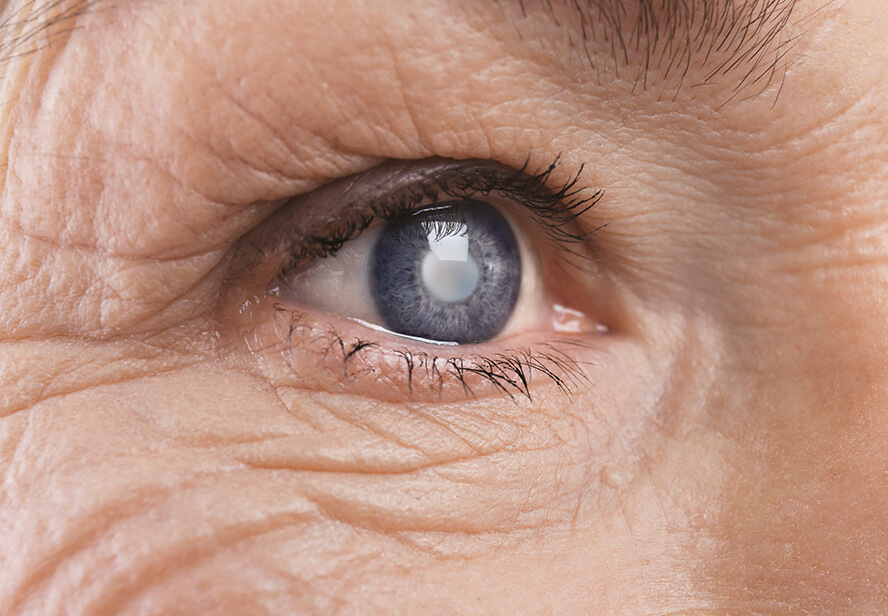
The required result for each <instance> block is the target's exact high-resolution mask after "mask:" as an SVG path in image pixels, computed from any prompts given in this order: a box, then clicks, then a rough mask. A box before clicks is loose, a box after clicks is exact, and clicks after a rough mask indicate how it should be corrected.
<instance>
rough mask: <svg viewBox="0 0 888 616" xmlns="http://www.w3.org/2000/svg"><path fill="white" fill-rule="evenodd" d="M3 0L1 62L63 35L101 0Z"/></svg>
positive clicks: (44, 46)
mask: <svg viewBox="0 0 888 616" xmlns="http://www.w3.org/2000/svg"><path fill="white" fill-rule="evenodd" d="M14 3H15V0H0V11H2V13H3V16H2V18H0V65H2V64H3V63H5V62H8V61H10V60H14V59H16V58H18V57H21V56H24V55H29V54H32V53H35V52H37V51H39V50H41V49H45V48H47V47H49V46H51V45H52V44H53V43H54V42H55V41H57V40H59V39H62V38H64V37H65V36H66V35H67V34H69V33H70V32H71V30H73V29H74V28H75V27H76V26H75V24H76V21H77V18H78V17H79V16H81V15H83V14H84V13H85V12H87V11H88V10H90V9H91V8H92V7H93V5H95V4H97V3H98V0H26V1H25V2H23V3H22V4H20V5H18V6H14Z"/></svg>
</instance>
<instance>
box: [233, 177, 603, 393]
mask: <svg viewBox="0 0 888 616" xmlns="http://www.w3.org/2000/svg"><path fill="white" fill-rule="evenodd" d="M557 165H558V161H555V162H554V163H553V164H551V165H549V166H547V167H545V168H544V169H543V170H542V171H541V172H537V173H531V172H529V171H528V169H527V168H524V169H514V168H511V167H507V166H504V165H501V164H498V163H493V162H491V161H478V160H470V161H453V160H442V159H429V160H424V161H414V162H407V161H389V162H387V163H384V164H382V165H380V166H378V167H376V168H374V169H371V170H370V171H367V172H364V173H360V174H357V175H355V176H351V177H348V178H344V179H341V180H337V181H333V182H331V183H330V184H328V185H326V186H323V187H321V188H319V189H317V190H315V191H313V192H311V193H308V194H306V195H303V196H301V197H297V198H295V199H293V200H291V201H290V202H288V203H286V204H284V205H283V206H282V207H281V208H280V209H279V211H278V212H276V213H275V214H274V215H272V216H271V217H270V218H269V219H268V220H267V221H266V222H265V223H264V224H263V225H261V226H260V227H258V228H257V229H255V230H254V231H253V232H252V233H250V234H249V235H248V236H247V237H245V238H244V242H243V248H242V249H241V250H240V251H239V256H238V257H237V258H236V259H235V263H248V264H249V265H248V266H247V267H246V270H247V272H248V278H249V279H250V280H251V281H252V283H253V284H254V290H253V293H252V295H251V297H252V299H251V301H249V302H246V303H243V304H242V305H241V307H240V310H239V327H238V329H239V331H241V332H244V333H245V334H246V338H247V339H248V341H250V346H251V350H252V351H253V353H252V355H254V356H256V355H264V356H269V355H271V356H273V357H277V358H282V359H283V363H282V364H281V365H279V366H278V368H277V372H278V373H282V372H283V373H287V377H288V378H294V379H300V380H304V381H308V382H311V383H312V384H313V385H319V384H322V385H323V386H325V387H328V388H333V389H335V390H337V391H343V390H349V389H352V390H359V391H360V393H366V392H367V390H372V389H374V388H375V387H379V385H380V384H385V386H386V387H387V394H388V396H391V395H395V396H399V395H400V396H408V397H411V398H414V399H416V398H422V397H425V396H428V395H430V394H431V395H434V396H435V397H436V398H438V399H440V398H441V397H444V396H450V395H463V396H465V395H470V396H478V395H486V394H491V393H493V394H504V395H508V396H513V397H514V396H515V395H516V394H517V395H521V396H524V397H528V398H530V397H531V396H532V387H533V386H534V385H535V384H538V383H540V382H541V381H544V382H548V383H549V384H550V385H555V386H556V387H557V388H558V389H560V390H562V391H565V392H571V391H572V389H573V388H575V387H577V386H581V385H582V384H583V383H584V382H585V379H586V375H585V373H584V370H583V363H584V361H583V359H582V358H581V357H579V356H580V355H582V354H583V353H584V352H585V351H586V350H588V348H590V347H591V346H594V345H595V344H596V342H599V341H600V339H601V338H603V337H604V336H607V335H608V333H609V330H610V325H611V323H610V320H611V319H610V318H611V315H612V311H610V310H608V309H607V307H606V306H605V305H604V302H601V301H600V299H597V301H589V297H584V296H583V295H584V293H583V292H577V284H576V283H577V282H578V281H577V280H575V279H576V278H577V277H580V278H583V279H584V280H583V284H582V285H580V286H582V287H583V290H584V291H586V290H587V289H586V288H587V287H588V286H589V285H588V281H589V279H592V280H593V281H595V278H596V274H595V270H596V268H595V266H594V264H595V251H594V232H595V229H594V228H586V227H584V225H583V221H582V218H583V214H584V213H586V212H588V211H589V210H590V208H592V207H594V205H595V204H596V202H597V201H598V200H599V199H600V198H601V197H602V194H603V192H602V191H596V190H589V189H586V188H585V187H583V186H582V185H581V184H580V179H581V171H582V170H581V169H580V170H579V171H578V172H577V173H576V174H574V175H572V176H570V177H569V179H568V180H567V181H566V182H564V183H562V184H561V185H560V186H555V187H552V186H550V183H551V177H552V173H553V171H554V170H555V169H556V168H557ZM592 286H593V287H595V286H597V287H598V288H597V289H596V290H598V291H603V290H604V287H605V286H606V285H605V283H604V281H603V280H597V281H595V282H594V284H593V285H592ZM586 295H588V293H586ZM269 315H271V316H270V317H269ZM267 322H271V323H273V325H271V326H267V325H265V326H263V324H264V323H267ZM279 363H280V362H279ZM267 368H268V366H267V365H266V369H267Z"/></svg>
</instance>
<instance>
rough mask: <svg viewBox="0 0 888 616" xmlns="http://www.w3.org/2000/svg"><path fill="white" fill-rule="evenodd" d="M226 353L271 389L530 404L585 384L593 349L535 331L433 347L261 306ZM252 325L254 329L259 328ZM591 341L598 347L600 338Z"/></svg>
mask: <svg viewBox="0 0 888 616" xmlns="http://www.w3.org/2000/svg"><path fill="white" fill-rule="evenodd" d="M239 317H240V323H239V327H236V328H235V330H238V331H239V332H240V335H233V336H232V337H231V338H230V339H229V340H227V341H225V342H226V344H227V346H228V347H234V346H237V347H240V348H241V349H243V347H244V345H246V347H247V350H248V351H249V352H248V353H243V352H241V353H238V352H232V353H228V354H227V355H228V358H229V360H230V361H235V362H242V363H244V364H245V365H239V366H238V367H239V368H242V369H246V370H248V371H251V372H255V371H258V372H259V373H260V376H262V377H263V378H265V379H267V380H268V381H269V382H271V383H274V384H275V386H277V387H285V388H287V387H290V388H295V389H310V390H312V391H327V392H335V393H349V394H355V395H362V396H367V397H371V398H374V399H378V400H382V401H387V402H403V401H407V400H412V401H414V402H422V401H427V402H436V403H442V402H450V401H452V402H458V401H460V400H465V399H466V398H467V397H470V398H482V397H488V396H494V397H497V398H502V397H511V398H513V399H515V400H519V399H531V398H533V396H534V395H535V394H536V393H537V392H538V390H540V389H552V390H554V391H560V392H562V393H564V394H565V395H571V394H573V393H576V392H577V391H578V390H582V389H586V388H588V387H589V386H590V382H589V377H588V375H587V372H586V369H585V367H586V366H587V365H588V364H589V363H590V362H591V356H592V355H594V354H595V353H596V352H597V351H598V350H599V346H598V343H597V342H596V341H595V340H594V339H592V340H590V338H589V336H588V335H587V334H585V333H584V334H580V335H574V334H567V333H566V334H552V333H551V332H549V333H545V334H543V333H538V334H535V335H530V336H520V337H518V336H516V337H514V338H510V339H506V340H500V341H497V342H496V343H486V344H479V345H463V346H457V347H446V346H437V345H435V346H432V345H428V344H423V343H418V342H413V341H409V340H404V339H399V338H396V337H394V336H387V335H386V334H378V333H376V332H370V331H368V330H367V329H365V328H363V327H361V326H360V325H358V324H356V323H348V322H337V323H331V322H329V321H328V320H324V319H320V320H319V319H317V318H316V317H315V316H313V315H310V314H308V313H305V312H302V311H300V310H297V309H290V308H284V307H282V306H281V305H280V304H276V303H275V302H274V301H273V299H272V298H266V299H265V300H259V301H258V302H255V303H253V304H251V305H250V307H249V309H248V310H244V311H242V312H241V314H240V315H239ZM257 324H259V325H258V326H257ZM598 342H601V341H600V340H599V341H598Z"/></svg>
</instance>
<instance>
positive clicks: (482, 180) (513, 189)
mask: <svg viewBox="0 0 888 616" xmlns="http://www.w3.org/2000/svg"><path fill="white" fill-rule="evenodd" d="M559 162H560V157H556V159H555V160H554V161H553V162H552V163H551V164H550V165H548V166H547V167H546V168H545V169H544V170H543V171H542V172H539V173H535V174H529V173H528V172H527V167H528V164H527V163H525V165H524V166H523V167H522V168H521V169H519V170H515V169H507V168H505V167H498V166H495V165H493V164H492V163H489V162H481V163H479V162H478V161H474V162H473V161H466V162H465V163H457V165H456V166H455V167H454V168H449V169H446V170H445V171H444V172H442V173H440V174H430V175H429V176H426V177H424V178H422V180H420V181H417V182H413V183H411V184H410V185H409V186H406V187H403V188H402V189H400V190H395V191H394V192H393V193H391V194H389V195H386V196H385V197H384V198H382V199H378V200H373V201H371V203H369V204H368V205H366V206H363V207H362V209H361V210H359V211H358V213H357V214H353V215H352V216H351V218H350V219H349V220H345V221H342V220H337V221H336V223H337V224H338V226H337V227H334V228H328V229H326V230H321V231H319V232H314V233H312V234H309V235H307V236H305V237H303V238H302V239H301V240H300V241H299V242H298V246H296V247H295V248H292V249H290V250H289V251H288V253H287V255H286V257H285V259H284V260H283V263H282V264H281V265H280V267H278V269H277V272H278V273H277V275H276V276H275V279H276V280H277V281H283V280H285V279H286V277H287V276H288V275H289V274H290V273H291V272H292V271H293V270H294V269H296V268H299V267H302V266H304V265H305V263H306V262H310V261H312V260H315V259H321V258H324V257H330V256H333V255H335V254H336V252H337V251H338V250H339V249H340V248H342V246H343V245H344V244H345V243H347V242H349V241H351V240H353V239H355V238H357V237H358V236H359V235H360V234H361V233H362V232H363V231H364V230H365V229H367V228H368V227H369V226H370V225H371V224H373V222H374V221H376V220H380V219H381V220H391V219H393V218H396V217H399V216H403V215H405V214H407V213H409V212H412V211H414V210H416V209H418V208H420V207H424V206H425V205H426V204H429V205H431V204H434V203H436V202H440V201H443V200H445V199H456V200H462V199H471V198H478V197H479V195H481V196H484V197H487V196H489V195H490V194H493V193H496V194H499V195H502V196H503V197H505V198H507V199H508V200H510V201H511V202H514V203H516V204H518V205H519V206H521V207H522V208H523V209H524V210H525V211H526V212H528V213H529V214H530V217H531V218H532V219H533V220H534V221H535V222H536V223H537V224H539V225H540V227H541V228H542V229H543V231H544V233H545V236H546V237H547V238H548V240H549V241H550V242H551V244H552V245H553V246H554V247H555V249H556V251H557V252H558V253H559V254H568V253H569V254H573V255H580V256H583V257H588V255H587V254H584V251H581V250H578V248H580V247H583V246H584V245H585V244H587V243H588V242H589V241H590V240H591V239H592V236H593V235H594V234H595V233H596V232H597V231H598V230H599V229H601V228H602V227H598V228H595V229H592V230H590V231H582V230H578V227H579V225H578V224H577V222H578V219H579V218H580V217H581V216H583V215H584V214H585V213H586V212H587V211H589V209H591V208H592V207H594V206H595V205H596V204H597V203H598V202H599V201H600V200H601V198H602V197H603V195H604V191H603V190H597V191H594V192H592V193H591V194H589V191H588V190H587V189H586V187H585V186H583V185H581V184H580V181H581V177H582V173H583V167H582V166H581V167H580V168H579V170H578V171H577V172H576V173H575V174H574V175H572V176H571V177H570V178H569V179H568V180H567V181H565V182H564V183H563V184H562V185H561V186H560V187H559V188H558V189H556V190H551V189H550V188H549V183H550V182H551V178H552V175H553V173H554V172H555V170H556V169H557V168H558V165H559ZM584 195H585V196H584ZM274 310H275V314H276V317H277V320H278V321H279V320H280V319H281V318H284V319H286V321H285V322H284V323H281V325H283V326H284V328H285V331H286V332H287V333H286V337H287V342H288V347H289V348H290V349H292V348H293V346H294V345H296V344H297V343H301V344H302V345H303V346H311V347H312V350H314V351H316V352H320V354H321V356H322V357H324V358H334V359H335V360H338V362H339V363H340V365H341V370H342V372H341V375H342V378H343V379H345V380H349V379H353V378H355V377H356V376H359V375H361V374H373V373H375V372H377V371H378V370H379V367H378V366H376V365H374V364H373V363H372V362H371V363H370V364H369V367H367V368H360V369H359V368H356V364H357V363H358V362H359V358H360V357H364V356H366V355H367V354H371V355H372V354H373V352H374V351H381V350H384V347H383V343H381V342H374V341H370V340H364V339H361V338H356V337H349V339H346V337H344V336H343V335H341V334H340V333H339V332H338V331H337V330H336V328H334V327H333V325H331V324H330V323H327V324H326V326H325V327H318V325H319V324H318V323H317V322H315V321H314V320H313V319H312V317H310V316H309V315H308V314H307V313H305V312H302V311H299V310H295V309H293V308H288V307H285V306H283V305H281V304H279V303H277V304H275V305H274ZM548 340H549V341H548V342H544V343H538V344H535V345H534V349H531V348H529V347H521V348H513V349H508V350H505V351H503V352H500V353H496V354H493V355H492V356H486V355H482V354H478V353H471V354H468V355H465V356H457V357H440V356H438V355H436V354H434V353H430V352H426V351H414V350H410V349H408V348H406V347H405V348H389V349H387V352H388V353H390V354H391V356H393V357H397V358H399V359H400V360H401V362H402V364H403V370H404V375H405V380H406V385H407V389H408V392H409V394H410V396H411V397H413V395H414V393H415V387H416V385H417V381H418V378H417V376H418V375H421V376H422V378H423V379H424V380H425V383H426V385H427V388H428V390H430V391H432V392H433V393H435V392H437V394H438V396H439V397H440V395H441V392H442V390H443V388H444V386H445V381H446V380H447V379H448V378H451V379H454V380H455V381H456V382H457V383H458V384H459V386H460V387H461V388H462V391H463V393H464V394H465V396H466V397H467V398H468V397H473V396H474V395H475V390H474V388H473V384H474V383H475V382H476V381H475V380H473V377H477V378H479V379H480V382H481V383H488V384H489V385H490V386H492V387H493V388H494V389H495V390H496V391H498V392H500V393H501V394H503V395H506V396H508V397H509V398H511V399H512V400H515V399H516V396H517V397H522V398H525V399H527V400H533V396H532V395H531V377H532V375H533V374H539V375H541V376H543V377H545V378H546V379H547V380H548V381H550V382H551V383H553V384H554V385H555V386H556V387H557V388H558V389H559V390H560V391H562V392H563V393H564V394H566V395H568V396H572V394H573V391H574V388H575V387H577V386H580V385H583V384H588V378H587V376H586V374H585V371H584V366H585V362H582V361H579V360H578V359H576V358H575V357H573V352H580V351H582V350H588V349H590V348H594V346H595V345H594V344H592V343H590V342H588V341H584V340H578V339H576V338H572V337H568V336H563V339H560V340H558V341H556V342H552V341H551V340H552V336H551V335H550V336H549V337H548Z"/></svg>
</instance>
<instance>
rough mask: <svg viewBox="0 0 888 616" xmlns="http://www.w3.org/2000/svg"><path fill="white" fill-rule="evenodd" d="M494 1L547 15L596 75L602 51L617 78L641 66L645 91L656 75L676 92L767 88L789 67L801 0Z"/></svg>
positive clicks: (639, 75) (638, 79)
mask: <svg viewBox="0 0 888 616" xmlns="http://www.w3.org/2000/svg"><path fill="white" fill-rule="evenodd" d="M497 1H498V2H500V1H505V2H509V3H516V2H517V4H518V6H519V7H520V9H521V12H522V14H523V15H525V16H526V15H528V13H530V12H539V11H542V12H543V13H545V14H548V15H549V16H550V18H551V19H552V20H553V21H554V22H555V23H556V24H557V25H558V26H559V27H560V28H561V29H563V30H564V31H565V32H566V33H567V35H568V40H569V41H570V44H571V46H572V47H573V48H575V49H576V50H577V51H578V52H580V54H581V55H582V56H584V57H585V58H586V59H587V60H588V61H589V63H590V64H592V65H593V66H592V68H594V69H595V71H596V72H597V73H598V74H599V75H600V73H601V68H602V67H600V66H595V62H596V61H595V60H594V58H596V57H598V56H599V55H600V54H601V53H602V51H605V52H607V53H608V54H610V55H611V57H612V60H613V65H614V69H615V71H616V74H617V75H619V72H620V70H621V69H624V68H625V67H628V66H637V67H638V73H637V75H636V84H637V85H638V86H640V87H641V88H642V89H644V88H646V87H647V85H648V79H649V77H650V76H651V73H652V71H657V72H658V73H659V74H660V75H661V76H662V77H664V78H666V79H669V80H672V81H674V82H675V84H676V91H678V90H679V89H681V87H682V86H684V85H693V86H699V85H707V84H710V83H714V82H716V81H719V82H723V81H726V80H723V79H722V78H724V77H728V76H731V77H735V79H732V80H731V81H730V82H729V83H730V85H729V86H728V87H729V88H730V89H731V90H732V91H733V92H734V93H738V92H739V91H741V90H744V89H745V88H747V87H750V86H754V85H756V84H758V85H759V86H760V87H761V88H762V89H764V88H766V87H767V86H768V85H769V84H770V83H771V81H772V80H773V79H774V78H775V76H776V75H777V74H778V73H779V72H780V71H781V69H782V68H785V64H784V61H785V60H787V59H788V58H789V52H790V51H791V49H792V47H793V44H794V42H795V40H796V37H795V36H794V35H793V34H792V33H791V32H790V26H791V25H792V21H791V17H792V14H793V10H794V8H795V6H796V4H797V0H497ZM564 15H567V16H568V18H567V19H564V18H563V16H564ZM576 33H579V36H575V34H576ZM690 75H693V80H694V81H693V83H691V84H688V83H687V80H688V78H689V76H690Z"/></svg>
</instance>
